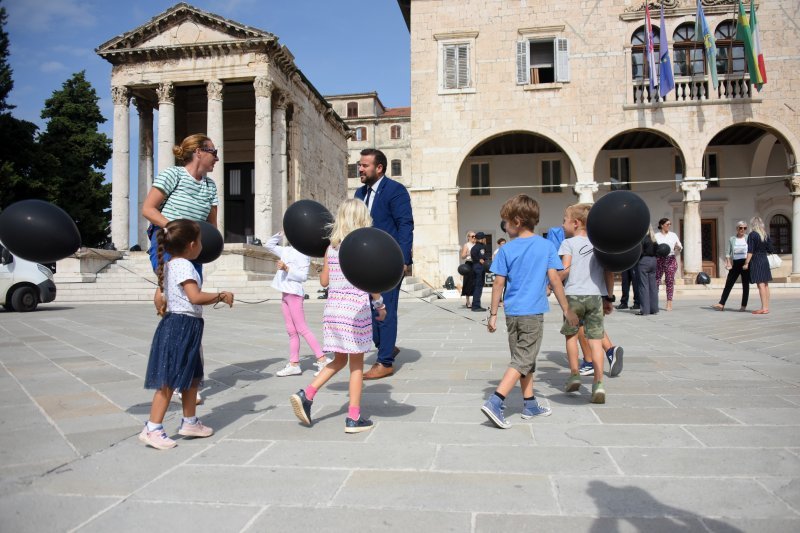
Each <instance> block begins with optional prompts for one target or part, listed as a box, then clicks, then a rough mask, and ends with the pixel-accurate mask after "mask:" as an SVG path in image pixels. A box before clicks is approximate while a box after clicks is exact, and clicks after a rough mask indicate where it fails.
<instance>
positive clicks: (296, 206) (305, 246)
mask: <svg viewBox="0 0 800 533" xmlns="http://www.w3.org/2000/svg"><path fill="white" fill-rule="evenodd" d="M332 223H333V215H332V214H331V212H330V211H328V210H327V209H326V208H325V206H324V205H322V204H320V203H319V202H315V201H314V200H298V201H297V202H295V203H293V204H292V205H290V206H289V209H287V210H286V213H284V214H283V232H284V233H285V234H286V239H287V240H288V241H289V244H291V245H292V246H294V247H295V249H296V250H297V251H299V252H300V253H303V254H305V255H307V256H310V257H324V256H325V250H327V249H328V246H329V245H330V243H331V241H330V239H329V238H328V237H329V233H330V230H329V229H328V227H327V226H328V225H329V224H332Z"/></svg>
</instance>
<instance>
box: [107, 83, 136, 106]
mask: <svg viewBox="0 0 800 533" xmlns="http://www.w3.org/2000/svg"><path fill="white" fill-rule="evenodd" d="M111 101H112V102H114V105H124V106H127V105H129V104H130V102H131V90H130V89H128V88H127V87H126V86H125V85H113V86H111Z"/></svg>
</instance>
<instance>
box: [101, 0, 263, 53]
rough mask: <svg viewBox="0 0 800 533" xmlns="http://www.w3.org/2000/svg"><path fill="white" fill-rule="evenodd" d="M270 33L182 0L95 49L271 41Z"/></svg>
mask: <svg viewBox="0 0 800 533" xmlns="http://www.w3.org/2000/svg"><path fill="white" fill-rule="evenodd" d="M273 40H276V38H275V36H274V35H273V34H271V33H269V32H266V31H263V30H259V29H257V28H253V27H250V26H245V25H244V24H240V23H238V22H236V21H233V20H229V19H226V18H224V17H220V16H219V15H215V14H213V13H208V12H206V11H203V10H201V9H198V8H196V7H194V6H191V5H189V4H187V3H183V2H181V3H180V4H176V5H174V6H173V7H171V8H170V9H168V10H166V11H164V12H163V13H161V14H160V15H156V16H155V17H153V18H152V19H150V21H149V22H147V23H145V24H142V25H141V26H139V27H138V28H135V29H133V30H131V31H128V32H125V33H123V34H122V35H118V36H117V37H114V38H113V39H111V40H109V41H107V42H105V43H103V44H102V45H100V46H99V47H98V48H97V50H96V51H97V53H98V54H99V55H101V56H105V55H106V54H113V53H118V52H123V51H133V50H147V49H153V48H163V47H167V48H183V47H187V48H191V47H193V46H197V45H199V44H204V43H209V44H212V43H213V44H222V43H235V42H242V41H273Z"/></svg>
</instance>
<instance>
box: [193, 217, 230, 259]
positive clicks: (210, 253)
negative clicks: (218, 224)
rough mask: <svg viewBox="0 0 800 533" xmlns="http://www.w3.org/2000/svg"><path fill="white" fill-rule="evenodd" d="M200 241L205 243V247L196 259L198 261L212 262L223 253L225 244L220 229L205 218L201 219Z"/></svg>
mask: <svg viewBox="0 0 800 533" xmlns="http://www.w3.org/2000/svg"><path fill="white" fill-rule="evenodd" d="M200 242H202V243H203V249H202V250H201V251H200V255H198V256H197V259H195V261H197V262H198V263H210V262H211V261H214V260H216V259H217V257H219V256H220V255H221V254H222V248H223V247H224V246H225V241H224V240H223V239H222V234H221V233H220V232H219V230H218V229H217V228H215V227H214V226H212V225H211V224H209V223H208V222H206V221H205V220H201V221H200Z"/></svg>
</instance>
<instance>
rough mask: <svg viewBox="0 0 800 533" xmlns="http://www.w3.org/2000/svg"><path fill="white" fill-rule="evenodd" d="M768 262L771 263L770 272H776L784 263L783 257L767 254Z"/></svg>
mask: <svg viewBox="0 0 800 533" xmlns="http://www.w3.org/2000/svg"><path fill="white" fill-rule="evenodd" d="M767 262H768V263H769V268H770V270H775V269H776V268H780V267H781V263H783V261H782V260H781V256H779V255H778V254H767Z"/></svg>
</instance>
